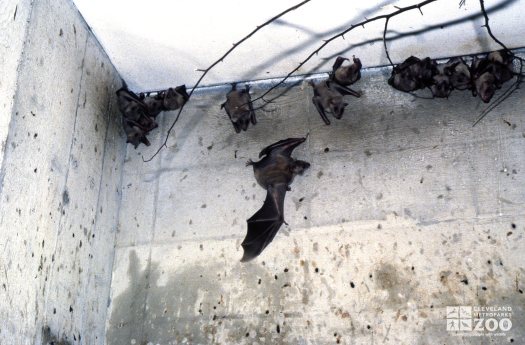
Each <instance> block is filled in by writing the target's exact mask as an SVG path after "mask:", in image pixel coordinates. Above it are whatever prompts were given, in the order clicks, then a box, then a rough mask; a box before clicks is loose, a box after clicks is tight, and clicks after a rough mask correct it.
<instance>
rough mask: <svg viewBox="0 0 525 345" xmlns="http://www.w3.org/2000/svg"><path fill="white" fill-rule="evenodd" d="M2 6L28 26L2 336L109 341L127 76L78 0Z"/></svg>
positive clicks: (14, 111) (15, 126)
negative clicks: (121, 106) (120, 104)
mask: <svg viewBox="0 0 525 345" xmlns="http://www.w3.org/2000/svg"><path fill="white" fill-rule="evenodd" d="M4 6H5V7H4ZM0 8H1V9H2V11H3V10H4V8H8V9H9V11H7V12H8V13H9V19H10V20H11V19H13V18H14V19H13V20H12V22H11V21H10V22H3V23H2V24H4V23H7V24H6V25H7V27H8V28H9V30H12V31H7V33H8V34H11V35H14V34H13V32H15V30H18V29H20V30H21V31H19V32H18V31H17V34H18V35H14V36H12V37H10V38H9V37H8V39H9V40H8V43H9V44H12V48H13V50H10V51H9V54H11V55H10V56H9V58H8V60H9V61H10V63H9V64H8V65H6V66H5V68H6V70H8V72H9V73H6V77H7V78H6V79H5V81H6V83H5V84H2V85H3V86H4V85H7V86H8V89H7V91H6V93H4V91H2V93H1V95H2V96H4V95H7V97H8V98H7V99H6V100H5V101H6V103H5V104H7V106H4V108H3V109H2V120H1V122H2V123H6V124H7V127H6V129H7V131H6V132H5V138H2V139H5V140H6V145H5V150H4V149H2V155H1V156H2V160H0V162H1V170H0V196H1V198H0V253H1V254H0V277H1V278H0V284H1V285H0V343H1V344H6V345H10V344H17V345H18V344H48V343H54V344H81V343H82V344H100V343H102V342H103V338H104V333H105V319H106V311H107V304H108V297H109V289H110V281H111V273H112V268H111V267H112V264H113V260H112V257H113V253H114V242H115V233H116V225H117V215H118V207H119V201H120V195H121V188H120V178H121V176H122V173H121V172H122V168H121V167H122V163H123V161H124V154H125V151H124V148H125V144H124V136H123V133H122V129H121V124H120V116H119V115H118V110H117V109H116V104H115V100H114V97H113V95H114V92H115V90H116V89H117V87H120V78H119V76H118V74H117V73H116V70H115V69H114V68H113V66H112V65H111V62H110V61H109V59H108V57H107V56H106V55H105V54H104V52H103V50H102V49H101V47H100V45H99V44H98V43H97V41H96V39H95V38H94V36H93V35H92V34H91V32H90V31H89V28H88V26H87V25H86V23H85V22H84V21H83V20H82V18H81V17H80V15H79V13H78V11H77V10H76V8H75V7H74V6H73V5H72V3H70V2H69V1H62V0H60V1H47V0H44V1H35V2H31V1H18V2H16V1H15V2H13V1H8V2H7V3H4V2H2V4H1V5H0ZM7 12H6V13H7ZM15 12H16V15H15ZM3 14H4V13H3V12H2V15H3ZM17 18H18V19H17ZM17 20H21V21H22V22H23V23H24V25H22V24H17V23H18V22H17ZM15 36H16V37H15ZM13 37H15V38H13ZM3 68H4V66H2V70H3ZM13 72H14V73H13ZM13 74H14V75H13ZM3 77H4V76H3ZM3 81H4V79H3V80H2V82H3ZM2 102H4V99H2ZM2 104H4V103H2ZM9 104H10V105H9ZM4 110H5V112H4Z"/></svg>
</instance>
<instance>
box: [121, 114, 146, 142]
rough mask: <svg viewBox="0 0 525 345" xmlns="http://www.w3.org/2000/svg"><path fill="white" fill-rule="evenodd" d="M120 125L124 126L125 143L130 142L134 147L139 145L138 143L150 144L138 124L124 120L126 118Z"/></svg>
mask: <svg viewBox="0 0 525 345" xmlns="http://www.w3.org/2000/svg"><path fill="white" fill-rule="evenodd" d="M122 126H123V127H124V132H126V137H127V140H126V143H130V144H132V145H133V146H134V147H135V149H136V148H137V146H139V145H140V143H142V144H144V145H146V146H150V145H151V143H150V142H149V140H148V138H146V133H145V132H144V130H143V129H142V128H140V127H139V126H137V125H133V124H131V123H129V122H128V121H126V119H123V121H122Z"/></svg>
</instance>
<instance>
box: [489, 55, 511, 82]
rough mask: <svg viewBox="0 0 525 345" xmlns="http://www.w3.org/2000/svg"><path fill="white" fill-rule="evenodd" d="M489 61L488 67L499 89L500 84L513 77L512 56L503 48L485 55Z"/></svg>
mask: <svg viewBox="0 0 525 345" xmlns="http://www.w3.org/2000/svg"><path fill="white" fill-rule="evenodd" d="M487 60H488V61H489V67H488V69H489V70H490V72H491V73H492V74H493V75H494V78H495V79H496V87H497V88H498V89H499V88H500V87H501V85H502V84H503V83H505V82H507V81H509V80H511V79H512V78H513V77H514V74H515V73H514V65H513V61H514V56H513V55H512V54H511V53H510V52H508V51H505V50H499V51H493V52H490V53H489V54H488V55H487Z"/></svg>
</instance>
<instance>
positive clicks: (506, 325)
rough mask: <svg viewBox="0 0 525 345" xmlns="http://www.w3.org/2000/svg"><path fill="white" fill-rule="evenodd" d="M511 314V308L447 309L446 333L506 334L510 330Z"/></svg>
mask: <svg viewBox="0 0 525 345" xmlns="http://www.w3.org/2000/svg"><path fill="white" fill-rule="evenodd" d="M473 311H474V312H473ZM511 312H512V308H511V307H472V306H454V307H447V315H446V319H447V331H449V332H483V333H485V332H487V331H488V332H506V331H509V330H510V329H511V328H512V321H511V320H510V317H511V316H512V313H511ZM488 335H490V334H488Z"/></svg>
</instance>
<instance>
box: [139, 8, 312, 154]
mask: <svg viewBox="0 0 525 345" xmlns="http://www.w3.org/2000/svg"><path fill="white" fill-rule="evenodd" d="M310 1H311V0H304V1H302V2H300V3H298V4H297V5H294V6H292V7H289V8H288V9H286V10H284V11H283V12H281V13H279V14H278V15H276V16H275V17H273V18H271V19H269V20H267V21H266V22H264V23H263V24H261V25H258V26H256V27H255V29H254V30H253V31H252V32H250V33H249V34H248V35H246V36H244V37H243V38H242V39H241V40H240V41H238V42H237V43H234V44H233V46H232V47H231V48H230V49H228V51H227V52H226V53H225V54H224V55H223V56H221V57H220V58H219V59H218V60H217V61H215V62H214V63H212V64H211V65H210V66H209V67H208V68H206V69H205V70H203V73H202V75H201V77H200V78H199V79H198V80H197V83H195V85H194V86H193V88H192V89H191V91H190V93H189V94H188V100H187V101H186V103H187V102H189V100H190V98H191V96H192V95H193V92H194V91H195V89H196V88H197V87H198V86H199V85H200V83H201V81H202V80H203V79H204V77H205V76H206V74H208V72H209V71H210V70H211V69H212V68H213V67H215V66H216V65H217V64H219V63H220V62H222V61H223V60H224V59H225V58H226V57H227V56H228V55H230V53H231V52H232V51H233V50H234V49H235V48H237V47H238V46H239V45H241V44H242V43H243V42H244V41H246V40H247V39H249V38H250V37H252V36H253V35H254V34H255V33H256V32H257V31H259V30H261V29H262V28H264V27H265V26H267V25H269V24H271V23H272V22H273V21H275V20H277V19H279V18H280V17H282V16H284V15H285V14H287V13H288V12H291V11H294V10H296V9H298V8H299V7H301V6H303V5H304V4H306V3H308V2H310ZM186 103H184V104H183V105H182V106H181V107H180V109H179V112H178V113H177V116H176V117H175V120H174V121H173V122H172V124H171V126H170V128H169V129H168V133H166V139H165V140H164V142H163V143H162V145H161V146H160V147H159V148H158V150H157V151H156V152H155V153H154V154H153V156H151V157H150V158H148V159H144V156H143V157H142V160H143V161H144V162H150V161H151V160H152V159H153V158H155V156H157V155H158V154H159V152H160V151H161V150H162V149H163V148H164V147H167V143H168V139H169V136H170V134H171V131H172V130H173V127H175V124H176V123H177V121H178V120H179V117H180V114H181V113H182V110H183V109H184V106H185V104H186Z"/></svg>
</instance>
